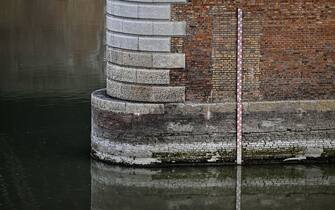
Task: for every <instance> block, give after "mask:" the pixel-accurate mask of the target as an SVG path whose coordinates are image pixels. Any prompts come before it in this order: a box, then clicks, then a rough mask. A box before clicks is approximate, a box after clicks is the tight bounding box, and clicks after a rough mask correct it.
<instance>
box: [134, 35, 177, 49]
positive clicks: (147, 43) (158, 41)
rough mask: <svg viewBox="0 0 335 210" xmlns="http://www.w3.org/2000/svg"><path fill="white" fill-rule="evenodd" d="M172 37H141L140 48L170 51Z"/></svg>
mask: <svg viewBox="0 0 335 210" xmlns="http://www.w3.org/2000/svg"><path fill="white" fill-rule="evenodd" d="M170 43H171V41H170V38H168V37H166V38H157V37H139V50H142V51H158V52H159V51H160V52H170Z"/></svg>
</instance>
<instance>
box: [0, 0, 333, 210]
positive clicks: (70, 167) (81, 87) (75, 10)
mask: <svg viewBox="0 0 335 210" xmlns="http://www.w3.org/2000/svg"><path fill="white" fill-rule="evenodd" d="M103 8H104V1H103V0H53V1H46V0H29V1H27V0H3V1H0V209H1V210H7V209H15V210H16V209H29V210H30V209H32V210H35V209H38V210H39V209H49V210H53V209H71V210H73V209H81V210H84V209H92V210H93V209H94V210H95V209H101V210H107V209H115V210H123V209H124V210H126V209H127V210H129V209H335V207H334V206H335V166H334V165H304V166H303V165H276V166H244V167H242V168H235V167H201V168H192V167H187V168H161V169H159V168H155V169H129V168H122V167H117V166H109V165H106V164H103V163H100V162H96V161H93V160H91V159H90V156H89V153H90V138H89V136H90V93H91V92H92V91H93V90H95V89H98V88H102V87H104V86H105V82H104V76H103V75H104V73H103V65H102V63H103V22H104V18H103V15H104V14H103Z"/></svg>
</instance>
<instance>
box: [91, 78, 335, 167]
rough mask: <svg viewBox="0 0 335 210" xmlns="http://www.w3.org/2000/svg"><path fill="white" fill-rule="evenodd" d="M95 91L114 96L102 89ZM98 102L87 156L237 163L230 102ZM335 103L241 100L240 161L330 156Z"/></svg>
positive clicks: (132, 161)
mask: <svg viewBox="0 0 335 210" xmlns="http://www.w3.org/2000/svg"><path fill="white" fill-rule="evenodd" d="M112 86H113V87H116V85H114V84H113V85H112ZM124 89H127V88H122V91H123V90H124ZM112 91H114V90H112ZM119 91H121V88H120V90H119ZM107 92H108V89H107ZM100 94H101V96H99V97H100V98H103V100H105V101H110V100H112V99H110V98H109V97H108V96H106V95H105V96H104V94H105V93H104V92H103V90H102V91H100ZM121 95H122V96H124V95H126V94H125V93H124V92H122V94H121ZM136 95H139V94H136ZM131 99H134V98H131ZM136 99H137V98H136ZM113 100H114V99H113ZM139 100H140V99H139ZM92 101H93V99H92ZM99 103H101V102H94V103H93V102H92V104H94V105H93V107H92V138H91V139H92V141H91V143H92V154H93V156H95V157H97V158H99V159H102V160H105V161H109V162H113V163H120V164H129V165H155V164H206V163H207V164H208V163H209V164H231V163H234V162H235V141H236V139H235V136H236V133H235V131H236V119H235V112H234V108H233V107H234V104H225V103H222V104H186V103H168V104H164V105H163V106H162V105H160V107H164V108H162V109H159V110H161V112H156V113H155V112H153V113H150V111H143V112H142V113H148V114H140V113H137V114H135V112H134V113H131V112H128V113H125V112H120V111H114V109H116V108H114V106H111V108H106V107H107V106H106V105H95V104H99ZM104 103H107V102H103V103H102V104H104ZM120 103H122V102H120ZM334 105H335V103H334V101H333V100H325V101H291V102H290V101H285V102H283V101H276V102H262V103H259V102H249V103H246V112H245V113H244V116H243V119H244V121H243V123H244V124H243V160H244V161H245V163H249V162H256V163H258V162H292V161H331V160H334V159H335V121H334V119H335V106H334ZM122 107H124V106H122ZM125 110H126V109H125ZM162 112H164V114H157V113H162Z"/></svg>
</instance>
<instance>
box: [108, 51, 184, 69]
mask: <svg viewBox="0 0 335 210" xmlns="http://www.w3.org/2000/svg"><path fill="white" fill-rule="evenodd" d="M106 58H107V61H108V62H110V63H113V64H116V65H121V66H131V67H138V68H161V69H173V68H178V69H179V68H185V54H182V53H158V52H141V51H128V50H122V49H116V48H112V47H107V52H106Z"/></svg>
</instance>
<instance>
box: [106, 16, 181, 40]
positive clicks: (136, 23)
mask: <svg viewBox="0 0 335 210" xmlns="http://www.w3.org/2000/svg"><path fill="white" fill-rule="evenodd" d="M106 28H107V29H108V30H111V31H114V32H119V33H125V34H136V35H156V36H184V35H185V29H186V24H185V22H182V21H181V22H171V21H161V20H151V19H150V20H147V19H144V20H141V19H125V18H121V17H115V16H110V15H107V20H106Z"/></svg>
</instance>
